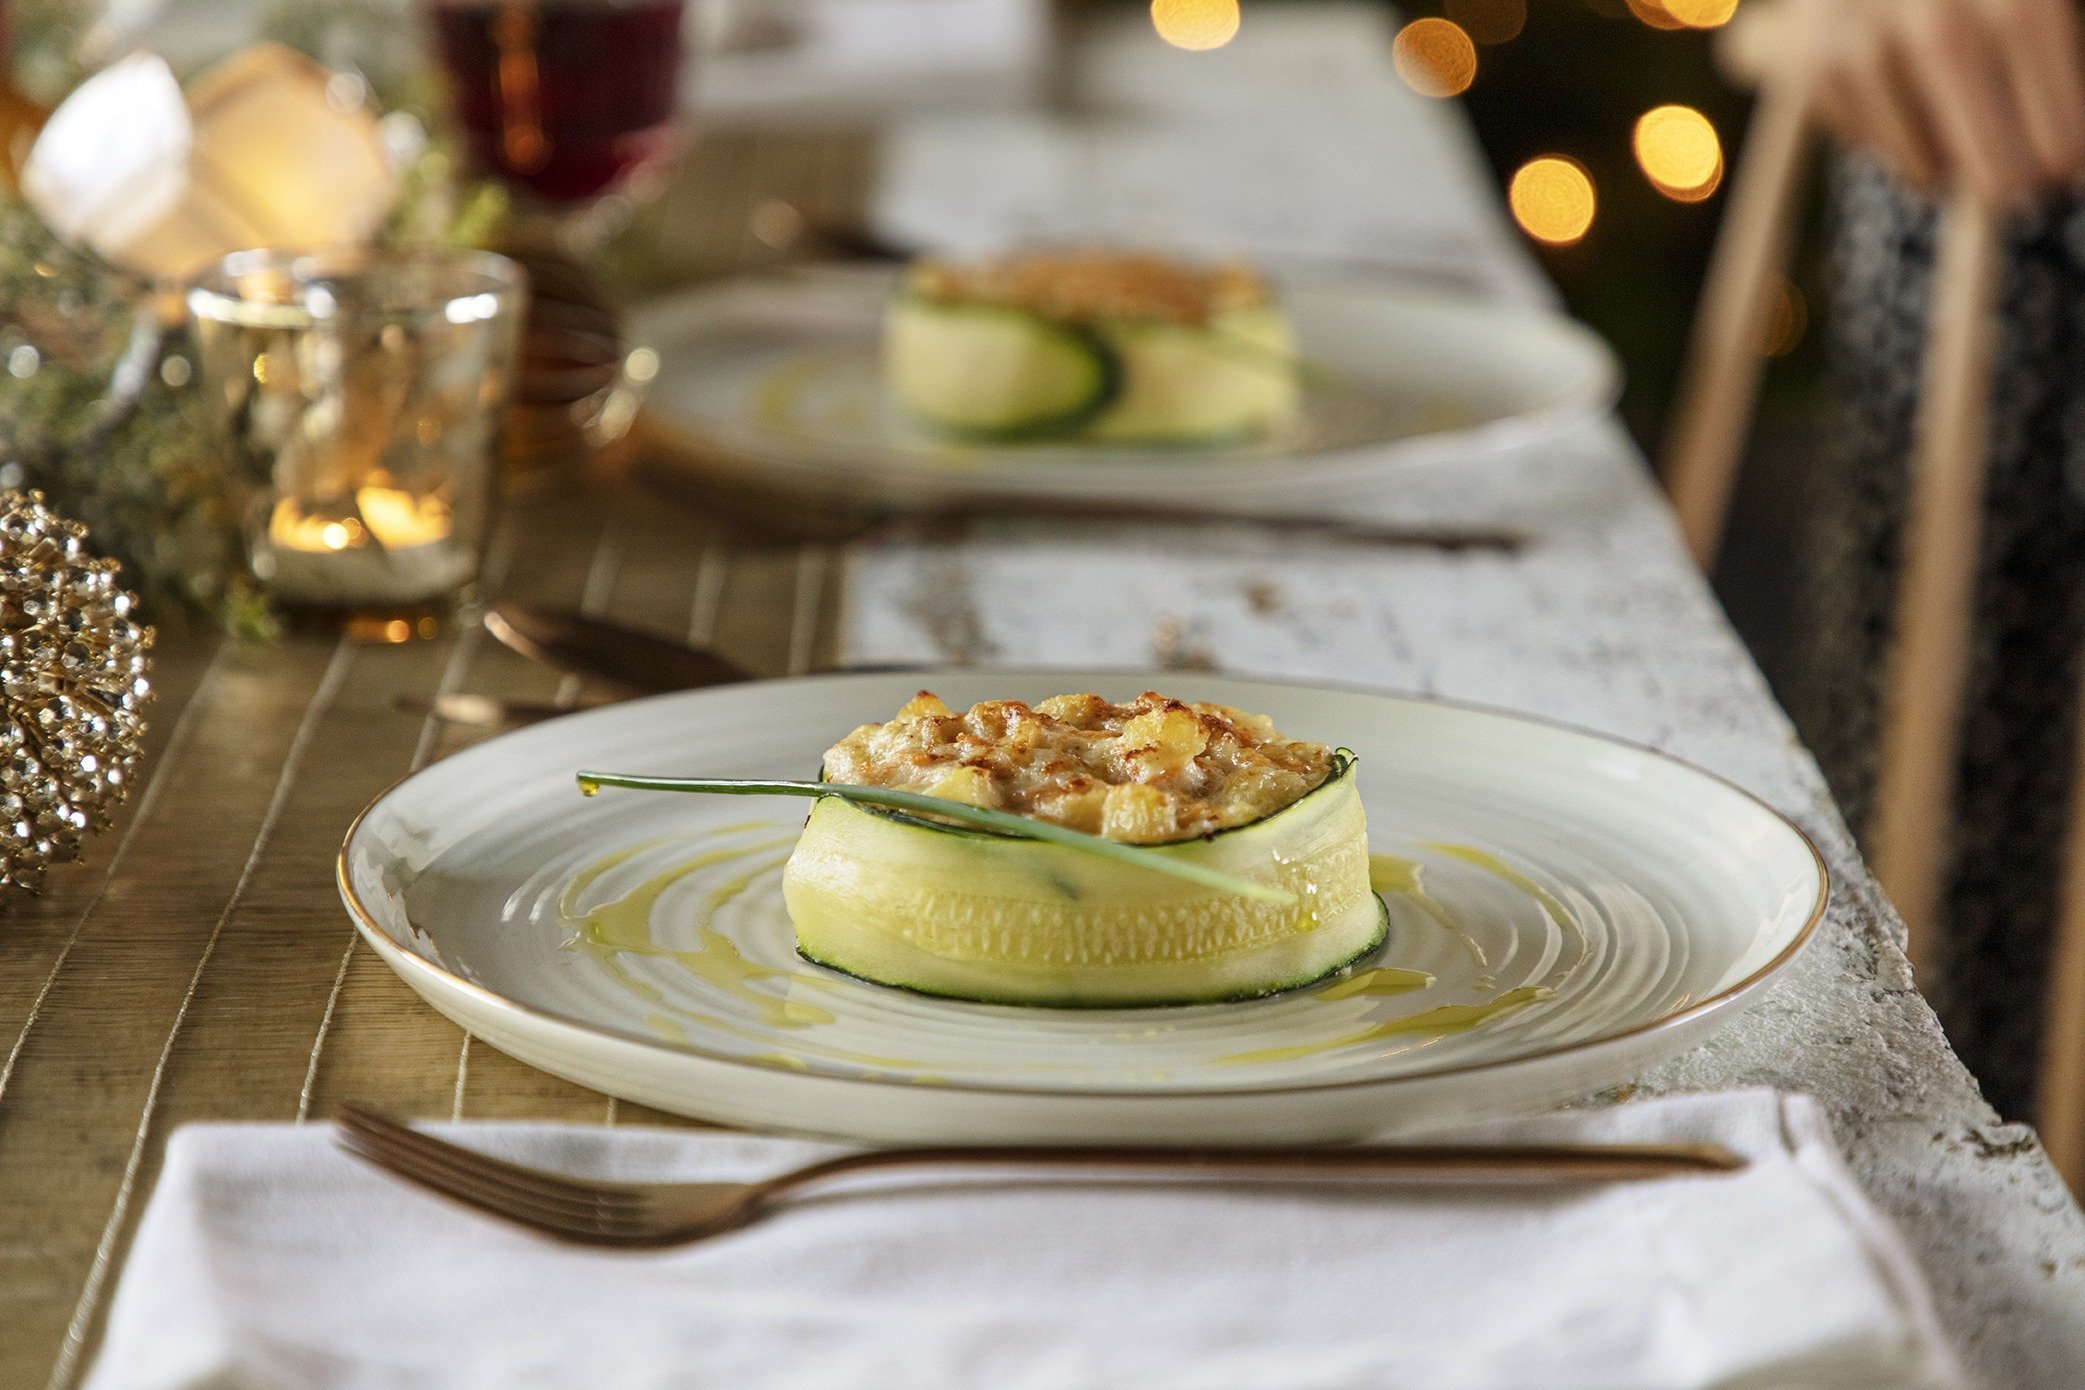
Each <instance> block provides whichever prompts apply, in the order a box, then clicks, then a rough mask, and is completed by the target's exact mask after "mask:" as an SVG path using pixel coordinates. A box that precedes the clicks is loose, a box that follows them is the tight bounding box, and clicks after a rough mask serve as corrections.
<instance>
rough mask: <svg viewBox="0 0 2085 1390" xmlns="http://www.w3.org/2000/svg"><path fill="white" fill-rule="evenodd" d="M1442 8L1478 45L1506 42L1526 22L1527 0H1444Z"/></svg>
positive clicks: (1518, 31) (1512, 38) (1517, 36)
mask: <svg viewBox="0 0 2085 1390" xmlns="http://www.w3.org/2000/svg"><path fill="white" fill-rule="evenodd" d="M1442 8H1444V9H1445V10H1446V11H1447V13H1448V18H1450V19H1452V20H1454V21H1455V22H1456V23H1457V24H1460V25H1461V26H1462V27H1463V31H1464V32H1465V33H1467V34H1468V35H1469V36H1470V37H1471V38H1473V39H1475V40H1476V41H1477V42H1478V43H1481V44H1502V43H1510V42H1511V41H1512V40H1514V39H1516V38H1519V37H1520V31H1521V30H1522V29H1525V28H1526V27H1527V22H1528V0H1448V3H1447V4H1446V5H1445V6H1443V7H1442Z"/></svg>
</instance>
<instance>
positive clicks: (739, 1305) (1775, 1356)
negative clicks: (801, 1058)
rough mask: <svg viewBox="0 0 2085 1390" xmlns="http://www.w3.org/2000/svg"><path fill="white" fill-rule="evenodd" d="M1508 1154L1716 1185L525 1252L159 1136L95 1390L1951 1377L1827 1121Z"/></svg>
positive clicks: (1379, 1193) (206, 1146) (739, 1147)
mask: <svg viewBox="0 0 2085 1390" xmlns="http://www.w3.org/2000/svg"><path fill="white" fill-rule="evenodd" d="M442 1132H444V1133H448V1134H450V1135H452V1136H455V1137H459V1138H462V1139H464V1140H466V1141H468V1142H470V1143H472V1144H475V1145H480V1146H482V1147H483V1148H485V1149H487V1150H489V1151H496V1152H498V1153H502V1154H505V1155H509V1156H512V1157H515V1158H520V1159H524V1160H527V1161H529V1162H533V1163H537V1164H541V1165H545V1166H550V1167H556V1168H561V1169H566V1170H569V1171H576V1172H585V1173H592V1174H599V1175H604V1176H614V1177H618V1178H697V1177H733V1178H737V1177H753V1176H756V1175H759V1174H763V1173H767V1172H770V1171H773V1170H775V1169H778V1168H780V1167H783V1166H785V1165H790V1164H795V1163H799V1162H802V1161H805V1160H808V1159H810V1158H813V1157H816V1156H819V1155H822V1154H824V1153H827V1152H831V1151H832V1149H831V1147H830V1146H827V1145H817V1144H809V1143H804V1142H799V1141H794V1140H780V1139H766V1138H754V1137H748V1136H741V1135H731V1134H721V1133H719V1134H708V1133H683V1132H675V1131H660V1130H636V1129H624V1130H612V1129H587V1128H569V1127H552V1126H538V1125H508V1124H477V1125H466V1126H455V1127H447V1128H445V1129H444V1130H443V1131H442ZM1471 1133H1472V1134H1477V1135H1482V1136H1484V1137H1489V1138H1503V1139H1536V1138H1541V1139H1566V1138H1569V1139H1612V1140H1622V1139H1711V1140H1716V1141H1719V1142H1722V1143H1725V1144H1728V1145H1730V1146H1731V1147H1733V1148H1736V1149H1738V1150H1740V1151H1742V1152H1744V1153H1745V1154H1746V1155H1748V1156H1749V1157H1750V1159H1751V1160H1752V1162H1751V1166H1750V1167H1749V1168H1748V1169H1747V1170H1746V1171H1744V1172H1743V1173H1742V1174H1739V1175H1737V1176H1733V1177H1715V1178H1686V1179H1675V1180H1669V1181H1662V1182H1655V1183H1636V1184H1623V1185H1616V1186H1611V1187H1601V1188H1563V1187H1544V1188H1535V1189H1499V1188H1491V1189H1483V1190H1479V1189H1461V1190H1448V1189H1442V1188H1431V1189H1429V1188H1421V1187H1412V1186H1407V1187H1403V1188H1394V1187H1386V1186H1376V1187H1365V1188H1355V1187H1344V1188H1342V1187H1332V1186H1317V1187H1309V1186H1281V1187H1248V1186H1238V1185H1224V1186H1216V1185H1157V1184H1153V1183H1150V1182H1148V1181H1133V1180H1127V1179H1125V1180H1121V1181H1115V1182H1096V1181H1091V1180H1081V1181H1065V1180H1063V1179H1062V1178H1059V1179H1058V1180H1056V1181H1039V1180H1032V1179H1029V1180H1018V1181H1014V1182H1009V1181H1007V1180H1006V1179H1004V1178H1000V1179H995V1180H979V1179H975V1178H972V1179H968V1180H953V1179H951V1180H940V1179H930V1180H928V1181H922V1180H921V1179H920V1178H919V1177H913V1178H910V1179H908V1180H906V1181H904V1182H902V1183H896V1184H894V1183H893V1181H892V1179H891V1178H889V1177H885V1178H882V1179H880V1180H878V1181H876V1182H875V1183H874V1184H871V1185H873V1186H875V1187H877V1188H878V1189H879V1190H877V1191H875V1192H873V1193H868V1192H864V1191H859V1190H847V1191H843V1192H842V1193H840V1195H833V1196H827V1197H825V1198H822V1199H817V1200H811V1199H805V1200H799V1201H796V1202H792V1203H791V1204H790V1205H789V1206H788V1207H787V1208H786V1209H784V1210H783V1211H781V1212H779V1213H777V1214H776V1215H774V1216H772V1217H770V1218H769V1219H768V1220H766V1221H764V1222H762V1223H760V1224H758V1225H755V1226H753V1227H751V1228H749V1229H746V1230H743V1231H740V1232H738V1233H735V1234H732V1235H729V1236H725V1237H722V1238H719V1239H716V1240H713V1241H710V1242H708V1243H706V1244H702V1245H697V1246H691V1247H688V1248H686V1249H681V1250H671V1251H663V1252H658V1253H649V1252H647V1253H638V1254H629V1253H606V1252H600V1251H591V1250H583V1249H576V1248H572V1247H569V1246H564V1245H559V1244H554V1243H552V1242H550V1241H547V1240H543V1239H539V1238H537V1237H534V1236H532V1235H529V1234H527V1233H525V1232H522V1231H519V1230H515V1229H513V1228H510V1227H508V1226H505V1225H502V1224H500V1223H498V1222H496V1221H492V1220H489V1219H487V1218H484V1217H481V1216H478V1215H476V1214H474V1213H470V1212H466V1211H464V1210H462V1209H459V1208H457V1207H455V1206H452V1205H450V1204H448V1203H447V1202H445V1201H443V1200H441V1199H438V1198H435V1197H432V1196H429V1195H427V1194H425V1193H423V1192H421V1191H419V1190H417V1189H415V1188H412V1187H409V1186H407V1185H406V1184H404V1183H401V1182H398V1181H396V1180H394V1179H392V1178H389V1177H386V1176H384V1175H382V1174H381V1173H379V1172H378V1171H376V1170H375V1169H373V1168H371V1167H369V1166H368V1165H366V1164H364V1163H363V1162H361V1161H360V1160H358V1159H355V1158H352V1157H350V1156H348V1155H347V1154H346V1153H344V1152H343V1151H342V1150H340V1149H339V1148H338V1147H337V1146H336V1143H335V1140H334V1136H333V1134H332V1132H331V1129H330V1127H328V1126H323V1125H310V1126H304V1127H293V1126H275V1125H251V1126H240V1125H197V1126H190V1127H187V1128H184V1129H182V1130H180V1131H179V1132H178V1133H176V1134H175V1135H174V1137H173V1139H172V1141H171V1142H170V1143H169V1145H168V1149H167V1159H166V1165H165V1169H164V1172H163V1173H162V1175H161V1177H160V1180H159V1186H158V1189H157V1191H156V1192H155V1194H154V1195H153V1198H152V1201H151V1204H150V1206H149V1208H148V1209H147V1211H146V1213H145V1217H144V1220H143V1223H142V1225H141V1226H140V1228H139V1230H138V1234H137V1240H136V1244H135V1246H134V1247H133V1249H132V1252H131V1256H130V1260H129V1264H128V1267H127V1268H126V1269H125V1271H124V1274H123V1277H122V1281H121V1284H120V1286H119V1288H118V1291H117V1294H116V1298H115V1303H114V1306H113V1308H112V1310H111V1316H110V1320H109V1326H108V1333H107V1339H106V1342H105V1344H104V1349H103V1351H102V1353H101V1356H100V1360H99V1362H98V1364H97V1365H96V1366H95V1368H94V1371H93V1374H92V1376H91V1377H90V1379H89V1381H88V1390H148V1388H150V1390H157V1388H158V1387H175V1386H199V1385H209V1386H212V1387H219V1388H220V1390H226V1388H229V1387H248V1386H251V1387H261V1386H267V1387H272V1388H273V1390H298V1388H299V1387H311V1386H326V1387H365V1386H367V1387H376V1386H382V1387H386V1390H390V1388H391V1387H419V1386H428V1387H435V1386H439V1387H442V1390H475V1388H476V1387H487V1390H490V1387H502V1390H505V1387H513V1386H523V1385H525V1386H530V1387H565V1386H570V1387H575V1390H577V1388H578V1387H585V1388H586V1390H596V1388H597V1387H607V1386H613V1387H618V1390H635V1388H637V1387H651V1386H682V1385H691V1386H692V1385H699V1386H728V1387H732V1390H761V1387H770V1386H774V1387H781V1386H787V1387H791V1390H817V1388H818V1387H847V1390H861V1387H879V1386H904V1387H907V1388H908V1390H940V1387H958V1386H961V1387H987V1386H989V1387H994V1390H1132V1388H1134V1390H1167V1388H1168V1387H1188V1386H1193V1387H1197V1390H1274V1388H1275V1387H1282V1390H1288V1388H1290V1387H1294V1388H1295V1390H1304V1388H1305V1387H1308V1390H1335V1387H1336V1388H1340V1390H1344V1388H1345V1387H1370V1390H1399V1388H1400V1387H1407V1386H1410V1387H1425V1388H1426V1390H1529V1388H1530V1387H1535V1386H1543V1387H1549V1388H1550V1390H1570V1388H1571V1387H1588V1388H1590V1387H1599V1388H1600V1390H1632V1388H1633V1387H1646V1388H1648V1387H1702V1386H1722V1387H1738V1386H1743V1387H1746V1390H1769V1388H1770V1387H1795V1386H1802V1387H1805V1390H1821V1388H1822V1387H1841V1386H1888V1387H1892V1390H1906V1388H1907V1387H1947V1386H1955V1385H1959V1384H1960V1383H1961V1382H1960V1378H1959V1372H1958V1371H1957V1370H1956V1369H1955V1367H1954V1363H1953V1361H1952V1358H1951V1357H1950V1355H1949V1353H1948V1351H1947V1350H1946V1347H1945V1345H1944V1343H1943V1342H1942V1340H1941V1338H1940V1336H1939V1334H1938V1332H1937V1331H1936V1329H1935V1325H1934V1320H1933V1313H1932V1310H1931V1307H1930V1306H1929V1303H1928V1300H1927V1297H1926V1294H1925V1292H1924V1290H1923V1288H1922V1287H1921V1285H1920V1283H1919V1280H1918V1276H1917V1274H1916V1272H1915V1269H1914V1267H1913V1265H1912V1263H1911V1261H1910V1259H1909V1257H1908V1256H1907V1255H1906V1253H1905V1251H1904V1248H1903V1246H1902V1245H1901V1244H1900V1243H1899V1242H1898V1240H1897V1238H1896V1236H1895V1235H1894V1234H1893V1233H1892V1232H1891V1231H1890V1229H1889V1228H1888V1226H1887V1225H1886V1224H1885V1223H1884V1222H1883V1221H1882V1220H1881V1219H1880V1217H1878V1215H1877V1214H1876V1212H1875V1211H1874V1210H1873V1209H1872V1208H1871V1207H1870V1206H1869V1205H1868V1203H1867V1202H1866V1201H1865V1200H1864V1199H1863V1198H1862V1196H1861V1195H1860V1193H1859V1192H1858V1190H1857V1189H1856V1188H1855V1186H1854V1184H1853V1182H1852V1180H1851V1178H1850V1177H1849V1176H1848V1174H1847V1172H1846V1169H1845V1168H1844V1166H1843V1165H1842V1164H1841V1162H1840V1159H1839V1156H1838V1154H1837V1152H1836V1151H1835V1149H1834V1147H1833V1144H1832V1141H1831V1137H1830V1135H1829V1133H1828V1131H1827V1129H1826V1126H1825V1124H1824V1122H1823V1120H1822V1118H1821V1116H1820V1114H1819V1112H1818V1110H1817V1108H1816V1107H1815V1106H1814V1104H1812V1103H1811V1102H1810V1101H1808V1100H1807V1099H1804V1098H1801V1097H1784V1096H1779V1095H1776V1094H1774V1093H1772V1092H1767V1091H1753V1092H1741V1093H1733V1094H1728V1095H1722V1096H1701V1097H1689V1098H1684V1099H1671V1100H1660V1101H1652V1102H1645V1103H1641V1104H1635V1105H1629V1106H1624V1107H1620V1108H1617V1109H1613V1110H1606V1111H1598V1112H1586V1113H1574V1114H1557V1115H1550V1116H1544V1117H1540V1118H1535V1119H1528V1120H1520V1121H1514V1122H1510V1123H1503V1124H1498V1125H1494V1126H1490V1127H1487V1128H1485V1129H1483V1130H1479V1131H1471Z"/></svg>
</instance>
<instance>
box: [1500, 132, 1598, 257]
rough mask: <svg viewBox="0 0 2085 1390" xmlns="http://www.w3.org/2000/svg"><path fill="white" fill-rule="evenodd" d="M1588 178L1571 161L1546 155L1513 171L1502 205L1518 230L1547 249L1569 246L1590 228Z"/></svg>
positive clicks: (1590, 187)
mask: <svg viewBox="0 0 2085 1390" xmlns="http://www.w3.org/2000/svg"><path fill="white" fill-rule="evenodd" d="M1596 201H1597V200H1596V199H1595V197H1594V195H1593V179H1592V175H1590V174H1588V173H1587V172H1586V171H1585V166H1584V165H1582V164H1580V163H1579V162H1578V161H1577V160H1575V159H1567V158H1565V157H1564V156H1563V155H1555V154H1546V155H1541V156H1539V157H1537V158H1535V159H1531V160H1529V161H1528V162H1527V163H1525V164H1523V165H1521V166H1520V168H1519V169H1517V170H1515V171H1514V174H1513V182H1512V183H1511V184H1510V185H1508V186H1507V189H1506V205H1507V206H1508V207H1509V208H1511V209H1512V211H1513V220H1514V221H1515V222H1518V223H1519V224H1520V229H1521V230H1522V231H1524V232H1526V233H1527V234H1528V235H1529V236H1531V237H1533V238H1534V239H1535V240H1537V241H1539V242H1543V243H1544V244H1546V245H1549V246H1569V245H1571V244H1572V243H1573V242H1575V241H1578V240H1579V239H1581V238H1582V237H1584V236H1585V234H1586V232H1587V231H1589V230H1590V229H1591V228H1592V225H1593V212H1594V208H1595V205H1596Z"/></svg>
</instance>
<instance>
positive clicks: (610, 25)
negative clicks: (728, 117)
mask: <svg viewBox="0 0 2085 1390" xmlns="http://www.w3.org/2000/svg"><path fill="white" fill-rule="evenodd" d="M427 4H428V8H429V10H430V13H431V15H432V18H433V22H434V31H435V38H436V46H437V50H438V52H439V53H440V55H441V60H442V63H443V66H444V67H445V68H446V70H447V73H448V79H449V84H450V89H451V104H452V106H453V108H454V111H455V116H456V119H457V122H458V123H459V125H460V126H461V127H462V130H463V132H464V135H465V137H466V139H467V141H468V142H469V147H470V152H471V155H472V158H473V159H474V160H475V161H476V162H477V164H478V165H479V166H480V167H481V168H483V169H485V170H486V171H488V172H489V173H492V174H493V175H495V176H497V177H498V178H499V179H501V180H502V181H503V182H505V183H506V184H507V185H508V187H509V188H510V189H512V190H513V191H514V193H515V194H516V196H517V199H518V202H519V204H520V209H521V211H522V212H523V214H524V215H525V216H527V217H529V218H531V219H532V220H535V221H538V222H542V223H547V224H548V225H549V227H550V228H552V229H553V230H554V231H555V232H556V234H557V236H556V239H557V240H559V241H560V242H563V243H564V244H566V245H567V246H568V247H574V248H575V249H581V250H583V249H588V248H590V247H593V246H598V245H599V243H600V242H601V241H602V240H604V239H605V238H606V236H607V235H608V234H609V233H610V232H612V231H613V230H614V229H615V227H616V226H617V225H618V224H619V222H620V221H621V220H622V219H623V218H625V217H626V216H627V215H628V212H629V207H630V194H631V192H632V191H633V188H634V187H635V186H637V185H639V184H641V183H643V182H646V181H649V180H651V179H653V178H654V177H655V176H656V174H657V173H658V171H659V170H660V169H661V168H662V167H663V166H664V164H665V163H666V162H667V160H668V159H669V158H670V156H671V155H672V153H673V151H674V149H675V148H676V146H677V144H678V139H677V130H676V125H675V121H674V115H675V111H676V108H677V105H678V95H679V87H680V73H681V62H682V56H683V48H682V32H683V27H684V26H683V18H684V16H683V11H684V10H685V8H686V5H685V0H427Z"/></svg>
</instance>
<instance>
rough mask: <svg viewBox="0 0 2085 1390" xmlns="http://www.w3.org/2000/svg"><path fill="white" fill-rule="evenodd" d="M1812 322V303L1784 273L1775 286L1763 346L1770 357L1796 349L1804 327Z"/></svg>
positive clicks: (1784, 354) (1781, 355)
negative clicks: (1772, 304)
mask: <svg viewBox="0 0 2085 1390" xmlns="http://www.w3.org/2000/svg"><path fill="white" fill-rule="evenodd" d="M1809 326H1810V304H1809V301H1808V300H1806V299H1804V298H1803V292H1802V291H1801V290H1799V289H1797V288H1796V287H1795V283H1794V282H1793V281H1791V280H1790V279H1788V277H1786V276H1782V277H1781V280H1780V283H1779V284H1777V285H1775V286H1774V307H1773V308H1772V309H1771V310H1770V311H1769V312H1768V314H1767V320H1766V341H1765V342H1764V343H1763V344H1761V345H1760V350H1761V351H1762V352H1763V353H1765V354H1766V355H1767V356H1768V357H1786V356H1787V355H1788V354H1789V353H1791V352H1794V351H1795V347H1796V344H1797V343H1800V342H1801V341H1802V340H1803V331H1804V330H1805V329H1807V328H1808V327H1809Z"/></svg>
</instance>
